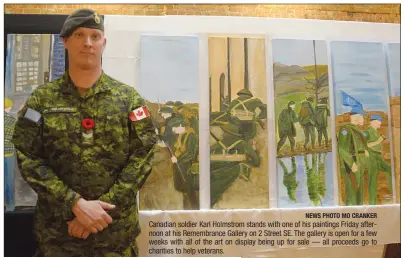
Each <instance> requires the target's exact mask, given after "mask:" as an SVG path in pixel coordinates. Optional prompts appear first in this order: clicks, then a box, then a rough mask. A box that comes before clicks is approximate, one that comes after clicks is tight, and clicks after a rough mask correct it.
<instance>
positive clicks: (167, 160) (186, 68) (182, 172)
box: [139, 36, 199, 210]
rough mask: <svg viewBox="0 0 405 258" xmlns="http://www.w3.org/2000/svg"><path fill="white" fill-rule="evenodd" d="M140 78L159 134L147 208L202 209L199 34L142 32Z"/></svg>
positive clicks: (145, 193)
mask: <svg viewBox="0 0 405 258" xmlns="http://www.w3.org/2000/svg"><path fill="white" fill-rule="evenodd" d="M140 69H141V79H140V81H141V83H140V87H139V91H140V93H141V94H142V96H143V97H144V98H145V100H146V101H147V108H148V109H149V111H150V113H151V116H152V119H153V121H154V125H155V130H156V133H157V134H158V135H159V136H160V137H159V139H160V140H159V142H158V144H157V149H156V152H155V156H154V158H153V161H152V173H151V175H150V176H149V178H148V179H147V181H146V183H145V185H144V186H143V187H142V189H141V190H140V194H139V199H140V208H141V209H142V210H196V209H199V162H198V149H199V147H198V139H199V138H198V129H199V128H198V127H199V123H198V121H199V119H198V103H199V95H198V38H196V37H168V36H141V68H140Z"/></svg>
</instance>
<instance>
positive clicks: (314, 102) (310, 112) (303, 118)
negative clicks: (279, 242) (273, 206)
mask: <svg viewBox="0 0 405 258" xmlns="http://www.w3.org/2000/svg"><path fill="white" fill-rule="evenodd" d="M272 47H273V50H272V53H273V82H274V93H275V94H274V95H275V133H276V142H277V147H276V151H277V185H278V189H277V192H278V207H313V206H331V205H334V194H333V182H334V181H333V173H332V171H333V169H332V168H333V164H332V155H331V151H332V142H331V137H332V135H331V130H330V125H331V118H330V117H331V114H330V105H329V82H328V81H329V75H328V65H327V64H328V59H327V51H326V43H325V42H324V41H318V40H293V39H274V40H272Z"/></svg>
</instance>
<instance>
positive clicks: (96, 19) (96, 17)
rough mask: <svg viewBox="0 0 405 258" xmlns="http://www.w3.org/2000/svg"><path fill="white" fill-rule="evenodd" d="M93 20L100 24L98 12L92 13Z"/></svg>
mask: <svg viewBox="0 0 405 258" xmlns="http://www.w3.org/2000/svg"><path fill="white" fill-rule="evenodd" d="M94 22H95V23H97V24H100V16H98V13H96V12H95V13H94Z"/></svg>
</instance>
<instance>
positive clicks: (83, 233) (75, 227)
mask: <svg viewBox="0 0 405 258" xmlns="http://www.w3.org/2000/svg"><path fill="white" fill-rule="evenodd" d="M67 224H68V232H69V235H70V236H73V237H77V238H81V239H87V237H88V236H89V235H90V234H91V232H90V231H89V230H88V229H87V228H86V227H85V226H83V225H82V224H81V223H80V222H79V221H78V220H77V218H74V219H73V220H72V221H69V222H67Z"/></svg>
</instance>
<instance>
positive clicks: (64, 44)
mask: <svg viewBox="0 0 405 258" xmlns="http://www.w3.org/2000/svg"><path fill="white" fill-rule="evenodd" d="M67 41H68V37H64V38H62V42H63V47H64V48H66V49H67Z"/></svg>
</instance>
